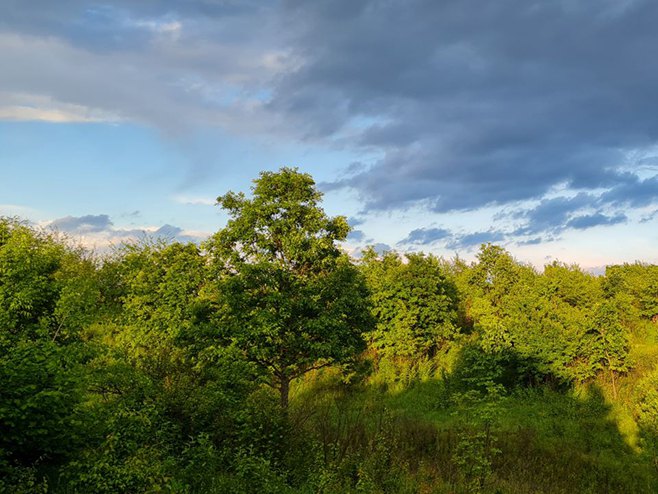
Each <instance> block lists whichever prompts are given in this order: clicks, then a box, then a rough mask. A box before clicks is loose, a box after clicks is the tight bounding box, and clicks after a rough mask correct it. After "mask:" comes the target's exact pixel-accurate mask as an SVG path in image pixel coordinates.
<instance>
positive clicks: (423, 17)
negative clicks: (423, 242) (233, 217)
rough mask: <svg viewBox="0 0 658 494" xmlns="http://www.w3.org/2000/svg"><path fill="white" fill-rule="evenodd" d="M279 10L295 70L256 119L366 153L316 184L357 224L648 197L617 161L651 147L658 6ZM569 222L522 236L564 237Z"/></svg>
mask: <svg viewBox="0 0 658 494" xmlns="http://www.w3.org/2000/svg"><path fill="white" fill-rule="evenodd" d="M288 5H289V6H290V8H291V16H292V17H291V18H292V19H294V20H295V21H296V22H295V23H294V25H295V26H299V28H298V29H297V31H296V32H295V31H294V34H295V36H296V38H295V44H294V46H293V49H294V53H297V54H298V56H299V57H300V59H302V60H303V63H302V64H301V65H300V67H299V68H298V70H296V71H294V72H291V73H287V74H285V75H284V76H283V78H282V79H281V82H280V83H279V84H278V85H277V87H276V88H275V91H274V97H273V99H272V101H271V102H270V105H269V108H270V109H272V110H273V111H276V112H280V113H283V114H285V115H286V116H287V117H288V118H289V119H290V120H291V121H293V122H297V124H298V125H300V126H303V128H304V129H305V130H304V132H305V134H304V136H305V137H307V138H314V139H340V137H341V136H342V135H344V134H346V133H347V134H349V135H351V136H354V141H353V142H352V144H353V145H355V146H357V147H360V148H361V149H363V150H368V151H373V152H374V153H375V154H377V155H378V156H379V157H378V158H376V159H375V160H374V161H373V162H372V163H371V165H370V166H369V167H368V168H366V169H357V170H353V172H352V173H350V174H349V175H348V176H347V177H342V178H339V179H337V180H336V181H334V183H333V184H331V185H328V188H334V189H335V188H342V187H349V188H353V189H355V190H356V191H357V192H358V193H359V194H360V196H361V198H362V200H363V201H364V202H365V205H366V208H365V209H366V211H373V210H388V209H399V208H405V207H407V206H410V205H417V204H422V205H424V206H425V207H427V208H428V209H430V210H432V211H434V212H438V213H447V212H451V211H468V210H476V209H479V208H483V207H485V206H496V205H498V206H500V205H511V204H521V203H524V202H526V201H542V200H550V197H549V196H547V194H548V193H549V192H550V191H551V190H552V189H554V188H555V187H556V186H558V185H561V184H563V185H564V186H565V187H566V189H567V192H569V194H568V196H567V197H570V196H572V195H576V194H578V193H579V192H585V194H584V195H581V196H579V200H581V199H582V202H581V203H580V204H579V205H578V207H579V208H581V209H582V210H586V209H587V208H598V207H602V206H614V205H616V204H618V203H620V202H624V203H626V204H629V205H631V206H633V207H637V206H639V205H641V204H644V203H645V202H646V201H653V200H655V197H656V185H658V177H653V178H649V179H646V180H643V181H641V180H640V179H639V178H637V176H635V179H634V180H635V181H633V180H629V174H630V176H634V174H635V166H636V163H634V162H629V161H628V156H629V155H630V154H631V153H633V154H634V155H636V156H637V157H638V159H637V162H640V161H641V160H642V156H643V155H644V154H646V153H649V152H650V150H651V149H652V146H654V145H655V143H656V140H657V139H658V120H656V119H655V114H656V110H658V94H657V93H656V92H655V91H654V90H653V89H652V88H654V87H655V86H656V84H657V83H658V66H655V65H650V64H647V63H646V60H649V59H651V56H652V52H651V48H650V47H651V46H652V45H653V44H654V43H658V31H656V30H655V26H654V25H655V22H654V21H655V19H656V18H658V5H657V4H654V3H651V2H640V1H638V2H630V3H626V4H624V5H625V7H624V8H621V7H620V6H619V5H620V4H619V3H616V2H604V3H603V4H601V3H593V2H590V1H587V0H583V1H581V2H572V3H569V4H565V3H564V2H557V3H550V2H544V3H536V2H530V3H528V2H525V1H523V0H513V1H508V2H496V3H492V4H490V5H487V7H486V8H482V5H481V4H480V3H479V2H475V1H474V0H470V1H468V0H467V1H466V2H463V1H460V2H457V1H446V2H434V1H430V0H415V1H411V2H380V1H375V0H373V1H369V2H358V5H355V2H350V1H320V2H313V3H307V2H290V3H289V4H288ZM594 5H596V8H594ZM384 53H385V54H386V56H382V54H384ZM363 122H366V124H363ZM654 173H655V172H654ZM601 190H602V191H603V192H607V194H606V193H604V194H603V195H600V194H599V192H600V191H601ZM590 192H591V193H590ZM567 197H565V198H563V199H562V201H563V202H565V204H564V206H565V207H569V208H574V209H570V214H571V213H576V212H577V211H578V208H577V207H576V202H575V201H571V200H569V199H568V198H567ZM549 206H552V207H554V209H555V210H556V211H557V208H558V204H556V203H553V204H551V205H547V206H546V207H547V208H548V207H549ZM557 212H558V213H559V211H557ZM540 213H541V211H535V214H536V215H539V214H540ZM570 214H561V216H560V219H561V220H562V222H561V223H560V222H558V221H557V219H555V220H552V221H551V220H550V219H549V218H544V219H543V222H542V223H541V224H540V223H536V224H535V225H532V226H529V227H528V233H530V232H531V231H541V230H542V228H543V227H544V226H545V227H546V228H548V229H553V228H562V227H564V226H565V225H566V222H567V221H568V220H569V218H570ZM583 214H584V213H583Z"/></svg>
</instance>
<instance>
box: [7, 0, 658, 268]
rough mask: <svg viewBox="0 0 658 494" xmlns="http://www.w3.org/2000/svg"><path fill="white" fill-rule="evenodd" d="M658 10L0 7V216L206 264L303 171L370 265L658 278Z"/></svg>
mask: <svg viewBox="0 0 658 494" xmlns="http://www.w3.org/2000/svg"><path fill="white" fill-rule="evenodd" d="M657 23H658V2H654V1H652V0H646V1H644V0H561V1H560V0H554V1H548V0H547V1H531V0H499V1H496V2H481V1H476V0H438V1H437V0H363V1H358V0H314V1H301V0H285V1H275V0H262V1H257V0H240V1H238V0H188V1H184V2H183V1H174V0H141V1H139V2H135V1H131V0H108V1H105V2H94V1H82V0H61V1H58V2H52V1H50V0H32V1H30V2H25V1H23V0H1V1H0V172H1V173H0V215H5V216H19V217H21V218H23V219H25V220H28V221H31V222H33V223H34V224H36V225H39V226H43V227H46V228H52V229H56V230H58V231H61V232H64V233H66V234H67V235H69V236H70V237H71V238H72V239H74V240H75V241H77V242H80V243H82V244H84V245H86V246H89V247H90V248H92V249H95V250H97V251H103V250H104V249H106V248H107V246H108V245H110V244H116V243H118V242H121V241H124V240H128V239H134V238H137V237H139V236H140V235H144V234H147V235H151V236H161V237H164V238H171V239H179V240H181V241H200V240H202V239H203V238H205V237H207V236H208V235H209V234H211V233H213V232H215V231H217V230H218V229H220V228H221V227H222V226H223V225H224V224H225V222H226V219H227V218H226V216H225V215H224V214H223V212H222V211H221V209H220V208H218V207H217V206H215V205H214V203H215V199H216V198H217V196H219V195H223V194H224V193H226V192H227V191H229V190H235V191H240V190H241V191H248V190H249V187H250V186H251V184H252V180H253V179H254V178H256V177H257V176H258V173H259V172H260V171H264V170H277V169H279V168H280V167H282V166H294V167H298V168H299V170H301V171H303V172H308V173H310V174H312V175H313V177H314V178H315V180H316V182H317V184H318V187H319V188H320V189H321V190H322V191H323V192H324V194H325V196H324V208H325V210H326V211H327V213H328V214H330V215H338V214H340V215H345V216H347V217H348V219H349V221H350V223H351V224H352V226H353V231H352V233H351V234H350V237H349V238H348V242H347V243H346V245H345V247H346V249H348V250H349V251H350V252H357V251H358V250H359V249H360V248H362V247H363V246H365V245H368V244H371V245H376V246H377V248H379V249H394V250H397V251H400V252H412V251H424V252H431V253H434V254H437V255H440V256H444V257H452V256H454V255H455V254H459V255H460V256H461V257H463V258H466V259H472V258H473V256H474V255H475V254H476V253H477V250H478V248H479V245H480V244H482V243H486V242H492V243H495V244H498V245H501V246H503V247H504V248H506V249H507V250H508V251H510V252H511V253H512V254H513V255H514V256H515V257H516V258H517V259H519V260H520V261H523V262H529V263H533V264H534V265H536V266H538V267H541V266H542V265H543V264H544V263H548V262H552V261H553V260H559V261H561V262H566V263H578V264H580V265H581V266H583V267H585V268H588V269H597V268H600V267H601V266H604V265H606V264H614V263H621V262H633V261H635V260H641V261H646V262H653V263H656V262H658V249H657V248H656V245H658V228H657V227H658V91H657V90H656V88H657V87H658V64H656V63H655V57H656V53H658V29H656V24H657Z"/></svg>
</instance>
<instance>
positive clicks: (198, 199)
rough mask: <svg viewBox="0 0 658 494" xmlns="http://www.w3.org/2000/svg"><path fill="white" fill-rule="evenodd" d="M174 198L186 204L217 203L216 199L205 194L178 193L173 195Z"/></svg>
mask: <svg viewBox="0 0 658 494" xmlns="http://www.w3.org/2000/svg"><path fill="white" fill-rule="evenodd" d="M173 200H174V202H177V203H178V204H184V205H186V206H214V205H215V204H217V200H216V199H214V198H212V197H205V196H187V195H177V196H174V197H173Z"/></svg>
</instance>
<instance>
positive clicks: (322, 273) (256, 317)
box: [207, 168, 370, 408]
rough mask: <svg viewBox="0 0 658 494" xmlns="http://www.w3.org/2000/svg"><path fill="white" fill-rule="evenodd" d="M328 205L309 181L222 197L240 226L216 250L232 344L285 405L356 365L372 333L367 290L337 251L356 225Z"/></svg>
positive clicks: (262, 182) (275, 182) (212, 247)
mask: <svg viewBox="0 0 658 494" xmlns="http://www.w3.org/2000/svg"><path fill="white" fill-rule="evenodd" d="M320 198H321V194H320V192H318V191H317V189H316V188H315V184H314V182H313V180H312V178H311V177H310V176H309V175H306V174H302V173H299V172H297V171H296V170H293V169H288V168H284V169H282V170H281V171H280V172H278V173H272V172H264V173H261V176H260V178H259V179H257V180H255V185H254V187H253V198H252V199H247V198H246V197H245V196H244V194H242V193H239V194H235V193H232V192H229V193H228V194H226V195H224V196H221V197H219V198H218V203H219V204H220V205H221V206H222V207H223V208H224V209H225V210H226V211H227V212H228V213H229V215H230V217H231V219H230V220H229V222H228V224H227V226H226V227H225V228H224V229H222V230H220V231H219V232H218V233H217V234H216V235H214V237H213V238H212V239H211V240H210V242H209V243H208V245H207V247H208V250H209V252H210V255H211V259H212V263H213V266H214V268H215V270H216V272H217V276H218V278H217V286H218V291H219V293H220V294H221V295H220V296H221V301H222V303H223V308H224V309H225V311H226V312H225V316H226V317H225V318H224V320H223V321H222V322H223V323H224V325H225V328H224V329H225V340H226V341H231V342H232V343H233V344H235V345H237V346H238V347H239V348H240V349H242V350H243V351H244V352H245V354H246V356H247V358H248V359H249V360H250V361H252V362H254V363H256V364H257V365H258V366H259V367H260V368H261V369H262V370H263V371H264V372H265V373H266V376H267V378H268V382H269V383H270V384H271V385H272V386H273V387H276V388H277V389H278V390H279V392H280V396H281V406H282V407H283V408H287V406H288V395H289V386H290V382H291V381H292V380H293V379H296V378H298V377H300V376H302V375H304V374H305V373H307V372H309V371H311V370H313V369H318V368H321V367H324V366H327V365H329V364H331V363H335V362H344V361H346V360H348V359H350V358H352V357H353V356H355V355H356V354H357V353H358V352H359V351H360V350H362V349H363V348H364V342H363V338H362V336H361V335H362V333H363V332H365V331H368V330H369V329H370V318H369V313H368V299H367V291H366V286H365V283H364V282H363V279H362V276H361V275H360V273H359V272H358V271H357V270H356V269H355V268H354V266H353V265H352V264H351V263H350V261H349V259H348V258H347V257H346V256H345V255H344V254H342V253H341V251H340V249H339V248H338V246H337V245H336V242H337V241H340V240H344V239H345V238H346V236H347V233H348V231H349V227H348V225H347V222H346V220H345V218H343V217H340V216H339V217H336V218H329V217H327V216H326V215H325V213H324V211H323V210H322V209H321V208H320V206H319V201H320Z"/></svg>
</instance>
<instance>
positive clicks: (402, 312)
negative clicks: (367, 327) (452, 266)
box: [362, 249, 459, 358]
mask: <svg viewBox="0 0 658 494" xmlns="http://www.w3.org/2000/svg"><path fill="white" fill-rule="evenodd" d="M405 257H406V259H405V260H403V259H402V258H401V257H400V256H399V255H398V254H396V253H395V252H387V253H385V254H384V255H383V256H381V257H379V256H377V254H376V253H375V251H374V250H373V249H368V250H366V251H365V252H364V256H363V263H362V266H363V271H364V273H365V275H366V278H367V280H368V285H369V287H370V290H371V291H372V300H373V315H374V316H375V318H376V320H377V326H376V330H375V331H374V332H373V333H372V340H373V344H374V346H375V347H376V348H378V349H379V350H380V351H381V352H382V353H383V354H384V355H391V356H402V357H407V358H414V357H416V358H418V357H427V356H432V354H434V353H435V352H436V351H438V350H440V349H441V348H442V347H443V346H444V345H445V344H446V343H447V342H448V341H450V340H452V339H454V338H455V336H456V335H457V333H458V331H459V330H458V328H457V326H456V323H457V316H458V313H457V310H458V305H457V304H458V297H457V288H456V286H455V284H454V283H453V282H452V281H451V280H450V279H449V278H448V277H447V276H446V273H445V272H444V271H445V270H444V268H443V266H442V264H441V261H440V260H439V259H437V258H436V257H434V256H431V255H430V256H426V255H424V254H407V255H406V256H405Z"/></svg>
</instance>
